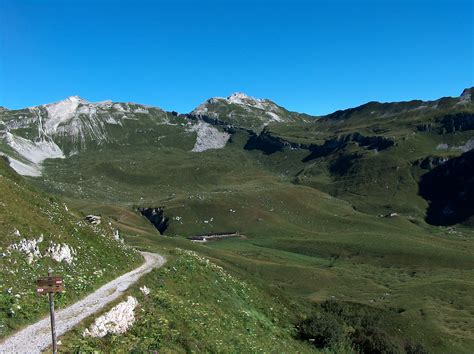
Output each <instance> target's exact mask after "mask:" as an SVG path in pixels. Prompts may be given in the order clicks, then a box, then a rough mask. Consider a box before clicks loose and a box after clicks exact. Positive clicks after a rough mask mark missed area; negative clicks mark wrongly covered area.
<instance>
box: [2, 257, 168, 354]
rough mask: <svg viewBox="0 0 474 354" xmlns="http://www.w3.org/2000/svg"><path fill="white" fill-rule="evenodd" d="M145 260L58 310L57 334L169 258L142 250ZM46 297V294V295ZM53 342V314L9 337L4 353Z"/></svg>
mask: <svg viewBox="0 0 474 354" xmlns="http://www.w3.org/2000/svg"><path fill="white" fill-rule="evenodd" d="M141 253H142V255H143V257H145V263H144V264H143V265H141V266H140V267H138V268H137V269H135V270H132V271H131V272H129V273H126V274H124V275H122V276H120V277H118V278H117V279H115V280H113V281H111V282H110V283H107V284H105V285H104V286H102V287H101V288H99V289H98V290H96V291H95V292H93V293H92V294H90V295H88V296H87V297H85V298H84V299H82V300H80V301H78V302H76V303H74V304H72V305H70V306H69V307H66V308H65V309H62V310H60V311H57V312H56V334H57V336H58V337H59V336H60V335H62V334H64V333H66V332H67V331H69V330H71V329H72V328H73V327H74V326H75V325H77V324H78V323H79V322H81V321H82V320H83V319H85V318H86V317H88V316H90V315H92V314H94V313H96V312H97V311H99V310H101V309H102V308H103V307H104V306H105V305H107V304H108V303H109V302H111V301H113V300H115V299H117V298H118V297H119V296H120V295H122V293H123V292H124V291H125V290H126V289H128V287H129V286H130V285H131V284H133V283H135V282H136V281H137V280H138V279H139V278H140V277H141V276H142V275H143V274H146V273H148V272H150V271H151V270H152V269H153V268H158V267H161V266H162V265H163V264H164V263H165V261H166V260H165V258H164V257H162V256H160V255H158V254H155V253H148V252H141ZM45 301H46V297H45ZM49 345H51V325H50V319H49V315H48V316H47V317H46V318H44V319H42V320H41V321H38V322H36V323H34V324H32V325H30V326H28V327H26V328H24V329H22V330H20V331H18V332H17V333H15V334H13V335H12V336H10V337H8V338H7V339H6V340H5V341H4V342H2V343H0V353H28V354H32V353H40V352H41V351H42V350H44V349H45V348H47V347H48V346H49Z"/></svg>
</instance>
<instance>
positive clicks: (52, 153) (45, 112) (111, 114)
mask: <svg viewBox="0 0 474 354" xmlns="http://www.w3.org/2000/svg"><path fill="white" fill-rule="evenodd" d="M167 136H172V137H173V141H174V142H177V141H179V139H178V140H177V136H181V137H182V139H186V140H193V141H195V146H194V147H191V149H192V150H193V151H198V152H199V151H205V150H208V149H214V148H222V147H223V146H225V144H226V142H227V140H228V135H227V134H225V133H222V132H220V131H219V130H218V129H216V128H214V127H212V126H210V125H209V124H207V123H205V122H202V121H195V120H189V119H186V118H185V117H183V116H181V117H178V115H177V114H173V113H169V112H165V111H163V110H161V109H160V108H157V107H150V106H145V105H140V104H135V103H121V102H112V101H102V102H95V103H94V102H88V101H87V100H84V99H82V98H80V97H78V96H72V97H69V98H67V99H65V100H63V101H59V102H55V103H50V104H46V105H41V106H37V107H30V108H25V109H21V110H3V111H0V154H1V153H3V154H5V155H7V156H8V157H9V160H10V165H11V166H12V167H13V168H14V169H15V170H16V171H17V172H18V173H20V174H22V175H26V176H33V177H37V176H40V175H41V170H42V168H41V165H42V162H43V161H44V160H46V159H64V158H66V157H68V156H72V155H74V154H77V153H79V152H80V151H84V150H86V149H87V150H89V152H90V153H92V151H94V150H97V149H100V148H101V147H103V146H104V145H120V146H124V145H129V146H133V147H134V148H136V147H145V148H146V146H147V145H148V146H150V145H156V144H159V143H160V140H161V139H163V138H166V137H167ZM165 140H166V139H165ZM191 149H190V150H191Z"/></svg>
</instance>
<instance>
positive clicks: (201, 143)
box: [188, 121, 230, 152]
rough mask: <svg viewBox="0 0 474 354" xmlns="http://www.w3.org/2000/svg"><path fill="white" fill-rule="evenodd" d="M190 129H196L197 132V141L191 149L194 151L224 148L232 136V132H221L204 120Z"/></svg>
mask: <svg viewBox="0 0 474 354" xmlns="http://www.w3.org/2000/svg"><path fill="white" fill-rule="evenodd" d="M188 131H195V132H196V133H197V137H196V142H195V144H194V147H193V149H192V150H191V151H193V152H202V151H206V150H211V149H222V148H224V147H225V145H226V143H227V141H228V140H229V138H230V134H228V133H225V132H220V131H219V130H217V129H216V128H214V127H213V126H212V125H210V124H208V123H205V122H202V121H200V122H199V123H197V124H196V125H193V126H192V127H191V128H190V129H188Z"/></svg>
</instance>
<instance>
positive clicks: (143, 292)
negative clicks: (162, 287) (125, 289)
mask: <svg viewBox="0 0 474 354" xmlns="http://www.w3.org/2000/svg"><path fill="white" fill-rule="evenodd" d="M140 291H141V292H142V294H143V295H145V296H147V295H149V294H150V289H149V288H148V287H147V286H146V285H143V286H142V287H141V288H140Z"/></svg>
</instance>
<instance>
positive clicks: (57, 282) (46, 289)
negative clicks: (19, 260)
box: [36, 270, 64, 354]
mask: <svg viewBox="0 0 474 354" xmlns="http://www.w3.org/2000/svg"><path fill="white" fill-rule="evenodd" d="M63 291H64V286H63V278H61V277H53V276H52V271H51V270H49V271H48V276H47V277H40V278H38V279H36V292H37V293H38V294H48V296H49V313H50V315H51V336H52V339H53V353H54V354H56V353H57V352H58V349H57V344H56V323H55V318H54V293H60V292H63Z"/></svg>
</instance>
